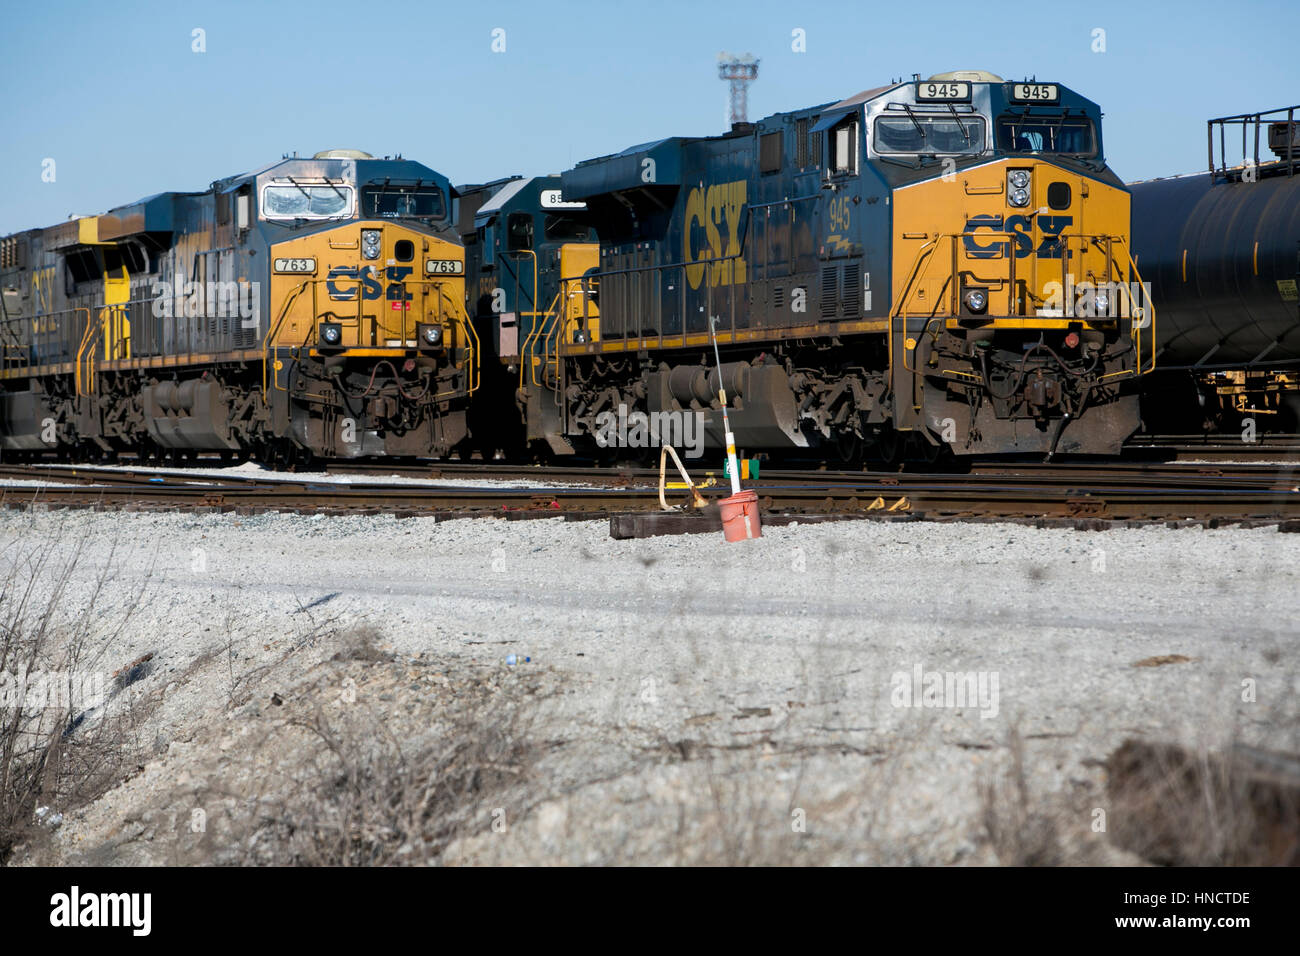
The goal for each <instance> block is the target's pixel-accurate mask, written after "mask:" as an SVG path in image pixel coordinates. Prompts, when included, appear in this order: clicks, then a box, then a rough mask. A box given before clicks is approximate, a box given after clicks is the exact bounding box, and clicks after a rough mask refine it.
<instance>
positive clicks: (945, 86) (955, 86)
mask: <svg viewBox="0 0 1300 956" xmlns="http://www.w3.org/2000/svg"><path fill="white" fill-rule="evenodd" d="M916 98H917V100H918V102H919V101H922V100H943V101H951V100H957V101H961V102H967V101H969V100H970V84H969V83H966V82H956V83H954V82H951V81H946V82H945V81H940V80H926V81H924V82H921V83H918V84H916Z"/></svg>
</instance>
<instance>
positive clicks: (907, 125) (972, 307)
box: [520, 72, 1154, 459]
mask: <svg viewBox="0 0 1300 956" xmlns="http://www.w3.org/2000/svg"><path fill="white" fill-rule="evenodd" d="M561 184H562V189H563V199H564V201H566V202H580V203H585V204H586V206H587V210H586V214H585V215H586V219H585V221H586V222H588V223H590V224H591V225H592V226H594V228H595V229H596V232H597V234H598V237H599V242H600V261H599V268H598V269H595V270H590V269H588V270H583V271H582V272H571V273H568V274H566V276H565V277H564V282H563V286H564V294H562V295H561V296H559V297H558V299H557V306H556V308H555V310H554V312H553V314H552V315H551V316H550V318H549V319H548V320H547V321H546V322H545V323H544V330H543V331H542V332H541V334H538V335H533V336H531V337H530V338H529V339H527V340H526V341H525V342H524V343H523V344H522V345H521V350H522V352H523V357H522V366H523V368H522V374H521V383H520V384H521V387H522V389H523V392H524V395H525V398H526V405H527V408H528V411H529V414H528V424H527V428H528V437H529V438H530V439H532V440H536V441H545V442H547V443H548V444H549V446H550V447H551V448H552V449H553V450H556V451H577V450H580V449H581V448H583V447H587V446H588V445H589V441H590V439H591V436H592V435H593V432H595V430H596V428H597V420H598V418H599V417H600V416H601V415H602V414H606V413H611V412H612V411H613V410H614V409H615V408H616V407H618V406H624V407H626V408H629V409H634V410H637V411H640V412H643V413H646V414H647V415H648V416H654V414H655V413H660V416H661V417H662V416H663V413H694V414H699V415H702V416H703V418H704V422H705V425H704V427H705V434H706V438H707V440H708V442H709V443H710V444H711V445H715V446H720V445H722V443H723V424H722V418H721V414H720V405H719V401H718V393H719V386H720V385H722V386H725V389H726V393H727V395H728V396H729V397H732V398H733V399H734V406H733V407H732V408H731V409H730V421H731V425H732V429H733V431H734V433H735V436H736V441H737V444H738V445H739V446H741V447H742V448H743V449H746V450H750V451H755V450H760V449H767V450H775V451H779V450H798V449H804V448H817V447H820V448H831V449H837V450H838V451H839V453H840V454H842V455H844V456H845V457H847V458H854V457H858V456H860V455H862V454H864V453H865V454H867V455H869V456H872V457H879V458H885V459H891V458H894V457H896V456H898V455H900V454H904V453H906V451H907V449H906V448H905V443H908V444H910V445H911V446H912V448H911V451H912V452H914V453H917V454H920V455H922V456H925V457H932V456H936V455H938V454H939V453H940V452H942V451H943V450H944V449H950V450H951V452H952V453H954V454H956V455H985V454H1008V453H1029V454H1050V453H1053V452H1059V453H1076V454H1115V453H1118V452H1119V450H1120V446H1121V444H1122V443H1123V442H1124V440H1125V439H1126V438H1128V436H1129V435H1131V434H1132V433H1133V432H1134V431H1135V430H1136V429H1137V427H1138V425H1139V418H1138V399H1137V395H1136V389H1135V383H1136V380H1137V379H1138V377H1139V376H1140V375H1141V374H1142V373H1144V372H1145V371H1147V370H1149V369H1150V367H1151V365H1152V356H1153V351H1152V350H1153V347H1154V316H1153V314H1152V312H1151V309H1150V306H1149V303H1147V302H1146V300H1145V297H1144V295H1143V291H1142V286H1141V283H1140V278H1139V276H1138V275H1137V271H1136V268H1135V265H1134V263H1133V260H1132V257H1131V255H1130V218H1129V194H1128V191H1127V190H1126V188H1125V186H1124V184H1123V182H1122V181H1121V180H1120V179H1119V178H1118V177H1117V176H1116V175H1115V174H1114V173H1113V172H1112V171H1111V170H1110V169H1109V168H1108V167H1107V165H1106V162H1105V159H1104V154H1103V150H1102V137H1101V112H1100V110H1099V109H1098V107H1097V106H1096V104H1094V103H1092V102H1091V101H1089V100H1087V99H1085V98H1084V97H1082V96H1080V95H1079V94H1077V93H1075V92H1073V91H1071V90H1069V89H1067V88H1066V87H1064V86H1062V85H1060V84H1057V83H1039V82H1036V81H1028V82H1008V81H1004V80H1003V79H1001V78H1000V77H997V76H994V75H992V74H989V73H983V72H959V73H950V74H943V75H939V76H934V77H931V78H930V79H928V80H921V79H920V78H919V77H918V78H916V79H915V80H914V81H911V82H898V83H893V84H890V85H888V86H884V87H880V88H878V89H873V90H868V91H866V92H863V93H861V94H858V95H857V96H854V97H851V98H849V99H845V100H842V101H839V102H835V103H826V104H823V105H821V106H817V107H813V108H811V109H804V110H797V111H794V112H790V113H779V114H776V115H774V116H770V117H768V118H766V119H764V120H761V121H759V122H757V123H755V124H737V125H736V126H735V127H733V128H732V130H731V131H730V132H728V133H726V134H724V135H720V136H710V137H701V138H685V137H677V138H671V139H664V140H659V141H656V142H651V143H647V144H643V145H640V146H635V147H632V148H630V149H628V150H625V151H623V152H621V153H618V154H616V155H612V156H606V157H602V158H600V159H594V160H591V161H588V162H584V163H580V164H579V165H577V166H576V167H575V168H573V169H571V170H568V171H566V172H565V173H563V174H562V177H561ZM560 303H563V310H561V308H560ZM597 313H598V314H597ZM713 333H716V341H717V345H718V347H719V350H720V352H721V363H722V368H721V373H719V370H718V369H717V368H716V367H715V363H714V361H713V352H712V347H711V346H712V341H711V334H713Z"/></svg>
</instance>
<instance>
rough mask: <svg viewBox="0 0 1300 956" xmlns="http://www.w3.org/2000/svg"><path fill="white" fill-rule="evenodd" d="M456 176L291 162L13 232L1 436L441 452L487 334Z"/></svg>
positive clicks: (352, 161)
mask: <svg viewBox="0 0 1300 956" xmlns="http://www.w3.org/2000/svg"><path fill="white" fill-rule="evenodd" d="M452 199H453V191H452V189H451V186H450V183H449V182H448V180H447V179H446V178H445V177H444V176H442V175H440V174H439V173H437V172H435V171H434V170H432V169H430V168H429V167H427V166H424V165H421V164H419V163H414V162H410V161H407V160H403V159H401V158H400V157H399V158H396V159H387V158H385V159H376V158H374V157H371V156H370V155H368V154H366V153H362V152H358V151H352V150H331V151H326V152H322V153H318V154H316V155H315V156H314V157H312V158H310V159H308V158H297V157H294V158H285V159H284V160H283V161H281V162H277V163H273V164H271V165H269V166H267V167H265V168H264V169H261V170H258V171H256V172H253V173H248V174H245V175H241V176H235V177H232V178H229V179H224V180H221V181H218V182H216V183H213V185H212V187H211V188H210V189H208V190H207V191H205V192H197V193H176V192H170V193H161V194H159V195H156V196H151V197H149V198H147V199H143V200H141V201H139V202H137V203H133V204H131V205H128V206H122V207H119V208H117V209H113V210H111V211H110V212H108V213H106V214H105V215H101V216H87V217H80V218H74V219H73V220H71V221H69V222H66V223H63V224H61V225H58V226H54V227H52V228H49V229H34V230H30V231H27V232H23V233H19V234H16V235H12V236H8V237H5V238H4V239H2V240H0V289H2V290H3V296H2V297H0V304H2V306H3V312H2V313H0V348H2V349H3V369H0V447H3V448H4V449H7V450H9V451H11V452H19V453H37V452H51V451H55V452H63V453H68V454H74V455H87V454H89V455H100V454H112V453H115V452H118V451H134V452H137V453H143V454H146V455H158V454H160V453H164V454H168V455H171V456H174V457H185V456H189V455H192V454H194V453H196V452H199V451H204V452H220V453H222V454H223V455H228V456H248V455H257V456H259V457H261V458H263V459H265V460H267V461H273V462H278V463H286V462H291V461H293V460H295V459H298V458H301V457H303V456H304V455H319V456H324V457H355V456H360V455H402V456H440V455H445V454H446V453H447V452H448V451H449V450H450V449H451V448H452V447H454V446H455V445H457V444H458V443H459V442H460V441H461V440H462V439H463V438H464V437H465V434H466V429H467V425H466V413H467V409H468V405H469V401H470V397H471V395H472V394H473V392H474V391H475V390H476V389H477V387H478V378H477V375H478V368H479V351H480V350H479V345H478V340H477V338H476V336H475V332H474V329H473V326H472V325H471V324H470V322H469V321H468V318H467V315H466V311H465V290H464V271H465V256H464V248H463V246H462V244H461V242H460V239H459V237H458V236H457V234H456V232H455V229H454V227H453V223H452Z"/></svg>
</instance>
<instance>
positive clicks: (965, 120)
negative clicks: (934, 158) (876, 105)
mask: <svg viewBox="0 0 1300 956" xmlns="http://www.w3.org/2000/svg"><path fill="white" fill-rule="evenodd" d="M875 135H876V140H875V145H876V152H877V153H912V154H916V153H981V152H983V151H984V120H983V118H982V117H979V116H968V117H954V116H921V115H917V114H909V115H907V116H881V117H879V118H878V119H877V120H876V133H875Z"/></svg>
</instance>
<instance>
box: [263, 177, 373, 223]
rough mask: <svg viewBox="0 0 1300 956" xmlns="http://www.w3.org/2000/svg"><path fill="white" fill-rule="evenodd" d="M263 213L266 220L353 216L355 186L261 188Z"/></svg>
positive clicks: (298, 185)
mask: <svg viewBox="0 0 1300 956" xmlns="http://www.w3.org/2000/svg"><path fill="white" fill-rule="evenodd" d="M262 215H263V216H265V217H266V218H267V219H338V218H346V217H350V216H351V215H352V187H351V186H336V185H334V184H330V185H327V186H308V185H305V184H299V183H291V184H290V185H287V186H281V185H275V186H267V187H266V188H265V189H263V190H262Z"/></svg>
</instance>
